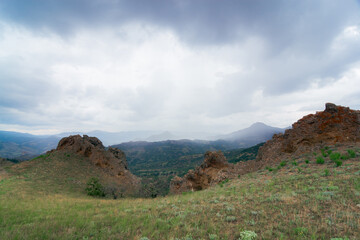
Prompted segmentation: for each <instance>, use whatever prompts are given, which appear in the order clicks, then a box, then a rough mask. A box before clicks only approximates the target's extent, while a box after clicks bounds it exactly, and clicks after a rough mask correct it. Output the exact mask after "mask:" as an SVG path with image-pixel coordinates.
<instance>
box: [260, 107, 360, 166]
mask: <svg viewBox="0 0 360 240" xmlns="http://www.w3.org/2000/svg"><path fill="white" fill-rule="evenodd" d="M359 141H360V111H356V110H351V109H349V108H348V107H343V106H337V105H335V104H332V103H326V106H325V110H324V111H321V112H317V113H316V114H310V115H307V116H305V117H303V118H302V119H300V120H299V121H297V122H296V123H294V124H293V125H292V129H288V130H286V131H285V133H284V134H275V135H274V136H273V138H272V139H271V140H269V141H267V142H266V143H265V144H264V146H262V147H261V148H260V149H259V153H258V155H257V159H256V160H257V161H265V162H272V161H274V162H275V161H277V160H279V159H283V158H284V157H287V156H292V157H293V156H300V155H302V154H304V153H306V152H310V151H316V150H318V149H320V148H322V147H324V146H326V145H334V144H346V143H351V142H359Z"/></svg>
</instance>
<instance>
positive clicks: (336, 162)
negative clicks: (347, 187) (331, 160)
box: [335, 160, 343, 167]
mask: <svg viewBox="0 0 360 240" xmlns="http://www.w3.org/2000/svg"><path fill="white" fill-rule="evenodd" d="M342 163H343V162H342V161H341V160H336V161H335V165H336V166H337V167H340V166H341V165H342Z"/></svg>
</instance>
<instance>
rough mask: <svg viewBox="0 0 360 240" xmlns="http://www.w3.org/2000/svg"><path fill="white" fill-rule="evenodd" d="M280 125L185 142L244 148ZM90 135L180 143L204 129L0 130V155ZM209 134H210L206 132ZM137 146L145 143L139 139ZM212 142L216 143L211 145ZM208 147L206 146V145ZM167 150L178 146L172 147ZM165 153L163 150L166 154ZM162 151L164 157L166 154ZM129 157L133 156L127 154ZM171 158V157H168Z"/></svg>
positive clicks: (110, 141)
mask: <svg viewBox="0 0 360 240" xmlns="http://www.w3.org/2000/svg"><path fill="white" fill-rule="evenodd" d="M281 132H283V129H281V128H274V127H270V126H267V125H265V124H263V123H255V124H253V125H252V126H250V127H249V128H246V129H242V130H239V131H236V132H233V133H230V134H226V135H221V136H218V139H220V140H213V141H208V140H188V141H187V143H188V144H190V142H191V141H192V143H191V144H192V145H194V146H195V148H197V147H199V146H202V147H201V148H202V150H201V151H194V152H192V153H193V154H197V153H201V154H203V153H204V152H205V151H207V150H229V149H239V148H247V147H250V146H254V145H256V144H259V143H261V142H265V141H267V140H269V139H270V138H271V137H272V135H273V134H274V133H281ZM77 134H79V135H89V136H94V137H97V138H98V139H100V140H101V141H102V142H103V144H104V145H105V146H110V145H115V144H121V143H126V142H130V141H137V142H139V141H147V142H164V141H166V140H172V141H174V140H176V141H179V142H178V143H179V144H180V145H181V144H183V143H184V141H183V140H181V139H185V138H182V137H191V136H195V135H196V136H203V137H206V134H205V133H200V132H198V133H196V132H194V133H190V132H184V133H180V132H175V133H171V132H168V131H164V132H160V131H123V132H105V131H99V130H96V131H91V132H88V133H82V132H66V133H60V134H56V135H32V134H27V133H18V132H7V131H0V157H4V158H10V159H17V160H28V159H31V158H33V157H35V156H37V155H40V154H42V153H44V152H46V151H48V150H51V149H53V148H55V147H56V144H57V142H58V141H59V140H60V139H61V138H63V137H67V136H69V135H77ZM209 135H210V134H209ZM136 144H137V143H131V144H128V145H126V144H125V145H124V146H135V145H136ZM139 144H140V145H139V146H142V145H144V144H143V143H139ZM160 145H161V144H160ZM151 146H154V147H156V146H158V145H157V144H155V145H152V144H149V145H148V146H147V150H148V151H149V149H150V148H151ZM172 146H173V145H172ZM214 146H215V147H214ZM206 148H208V149H206ZM168 150H169V151H170V152H174V151H177V150H171V149H169V148H168ZM165 155H166V154H165ZM165 155H164V157H165ZM166 157H173V156H172V154H170V155H166ZM130 158H132V156H130ZM170 160H171V159H170Z"/></svg>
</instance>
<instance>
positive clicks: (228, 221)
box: [0, 145, 360, 240]
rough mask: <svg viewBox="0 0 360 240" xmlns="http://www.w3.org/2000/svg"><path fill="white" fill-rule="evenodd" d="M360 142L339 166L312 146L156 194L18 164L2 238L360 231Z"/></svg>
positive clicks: (6, 185) (7, 193)
mask: <svg viewBox="0 0 360 240" xmlns="http://www.w3.org/2000/svg"><path fill="white" fill-rule="evenodd" d="M359 147H360V146H359V145H356V146H353V147H349V149H348V150H352V151H354V152H355V153H356V156H355V157H354V158H349V159H347V160H344V163H343V165H342V166H339V167H336V165H335V164H334V162H333V161H332V160H331V159H330V158H329V157H326V158H325V162H324V164H317V163H316V156H314V155H313V154H312V155H311V156H310V158H301V157H299V158H297V159H296V165H295V164H294V160H293V159H288V160H287V161H285V164H280V163H279V164H277V165H274V166H269V167H272V170H271V171H270V168H268V169H266V168H263V169H260V170H258V171H255V172H253V173H250V174H244V175H241V176H240V178H235V179H231V180H229V181H227V182H223V183H220V184H218V185H215V186H214V187H212V188H209V189H206V190H203V191H198V192H192V193H191V192H189V193H185V194H182V195H175V196H167V197H160V198H155V199H132V198H128V199H117V200H110V199H97V198H91V197H88V196H86V195H85V194H82V195H81V194H79V193H78V192H77V191H76V192H74V193H72V192H71V191H72V189H70V188H68V191H63V187H62V184H68V183H66V182H64V183H60V182H59V183H57V185H56V186H57V187H55V186H54V185H51V184H50V178H51V176H52V174H49V173H47V171H49V170H50V169H47V168H44V169H41V170H39V171H37V172H34V171H35V169H33V170H32V171H30V169H18V170H17V171H16V172H15V171H14V170H11V173H9V175H8V176H7V177H5V178H0V239H59V238H60V239H90V238H92V239H136V240H139V239H141V238H142V239H150V240H153V239H239V238H240V236H241V234H244V231H252V232H254V233H255V234H257V238H256V239H299V240H300V239H331V238H342V239H350V240H355V239H359V238H360V228H359V223H358V220H359V217H360V205H359V204H360V202H359V196H360V158H359V156H360V148H359ZM329 150H330V149H329ZM331 150H332V151H333V152H337V151H339V150H338V149H336V148H333V149H331ZM316 154H317V156H319V155H322V152H321V151H318V152H316ZM64 157H65V159H64V161H68V160H66V158H67V156H64ZM307 160H308V163H307ZM37 161H44V162H46V161H49V160H45V158H44V159H38V160H37ZM50 161H51V160H50ZM22 164H27V163H22ZM48 166H49V165H48ZM68 166H69V167H70V165H68ZM278 166H279V168H278ZM75 167H77V166H75ZM79 167H80V166H79ZM57 169H59V168H57ZM61 169H64V168H61ZM68 171H69V172H71V171H74V168H69V169H64V170H62V173H64V174H67V172H68ZM35 173H36V174H35ZM40 173H41V175H39V174H40ZM41 176H43V177H42V178H41ZM79 179H81V178H79ZM68 181H69V182H71V181H75V180H71V179H68ZM55 182H56V181H55ZM248 233H249V232H248ZM145 237H146V238H145Z"/></svg>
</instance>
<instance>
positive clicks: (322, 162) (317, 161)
mask: <svg viewBox="0 0 360 240" xmlns="http://www.w3.org/2000/svg"><path fill="white" fill-rule="evenodd" d="M324 162H325V160H324V158H323V157H321V156H320V157H317V158H316V163H317V164H324Z"/></svg>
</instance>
